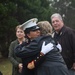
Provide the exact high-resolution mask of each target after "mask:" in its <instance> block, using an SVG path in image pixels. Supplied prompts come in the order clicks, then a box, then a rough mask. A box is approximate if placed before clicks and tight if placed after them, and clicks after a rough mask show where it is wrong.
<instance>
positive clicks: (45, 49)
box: [41, 41, 53, 54]
mask: <svg viewBox="0 0 75 75" xmlns="http://www.w3.org/2000/svg"><path fill="white" fill-rule="evenodd" d="M52 49H53V44H52V43H48V44H47V45H45V41H44V42H43V44H42V48H41V53H43V54H47V53H48V52H49V51H51V50H52Z"/></svg>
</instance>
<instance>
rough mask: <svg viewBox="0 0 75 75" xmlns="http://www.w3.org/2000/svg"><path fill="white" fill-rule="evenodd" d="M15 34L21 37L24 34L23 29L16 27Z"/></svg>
mask: <svg viewBox="0 0 75 75" xmlns="http://www.w3.org/2000/svg"><path fill="white" fill-rule="evenodd" d="M16 36H17V38H18V39H23V38H24V36H25V34H24V31H23V30H22V29H20V28H18V29H17V30H16Z"/></svg>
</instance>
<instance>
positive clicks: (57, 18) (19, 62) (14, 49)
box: [9, 13, 75, 75]
mask: <svg viewBox="0 0 75 75" xmlns="http://www.w3.org/2000/svg"><path fill="white" fill-rule="evenodd" d="M37 21H38V20H37V18H33V19H30V20H28V21H27V22H25V23H23V24H22V25H19V26H17V27H16V36H17V40H15V41H13V42H11V44H10V47H9V59H10V61H11V63H12V64H13V67H12V68H13V69H12V70H13V71H12V75H55V74H56V75H75V63H74V60H75V51H74V49H75V46H74V44H75V40H74V39H75V35H74V33H75V31H74V30H73V29H71V28H69V27H67V26H65V25H64V22H63V19H62V17H61V15H60V14H59V13H55V14H53V15H52V16H51V23H52V26H51V24H50V23H49V22H48V21H40V22H38V23H37ZM52 28H53V29H54V31H53V29H52Z"/></svg>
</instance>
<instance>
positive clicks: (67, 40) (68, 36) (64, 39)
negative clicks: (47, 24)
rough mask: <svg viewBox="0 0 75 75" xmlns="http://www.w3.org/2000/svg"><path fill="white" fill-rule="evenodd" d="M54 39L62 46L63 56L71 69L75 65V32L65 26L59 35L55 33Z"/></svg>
mask: <svg viewBox="0 0 75 75" xmlns="http://www.w3.org/2000/svg"><path fill="white" fill-rule="evenodd" d="M54 39H55V41H58V42H59V43H60V44H61V46H62V53H61V54H62V56H63V58H64V60H65V62H66V64H67V67H68V68H69V69H70V68H71V67H72V65H73V63H75V30H73V29H71V28H69V27H67V26H63V28H62V29H61V31H60V32H59V34H56V33H54Z"/></svg>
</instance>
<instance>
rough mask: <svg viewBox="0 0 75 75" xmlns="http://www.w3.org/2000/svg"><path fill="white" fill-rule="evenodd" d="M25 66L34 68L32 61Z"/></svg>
mask: <svg viewBox="0 0 75 75" xmlns="http://www.w3.org/2000/svg"><path fill="white" fill-rule="evenodd" d="M27 68H28V69H34V68H35V65H34V61H32V62H30V63H28V65H27Z"/></svg>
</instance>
